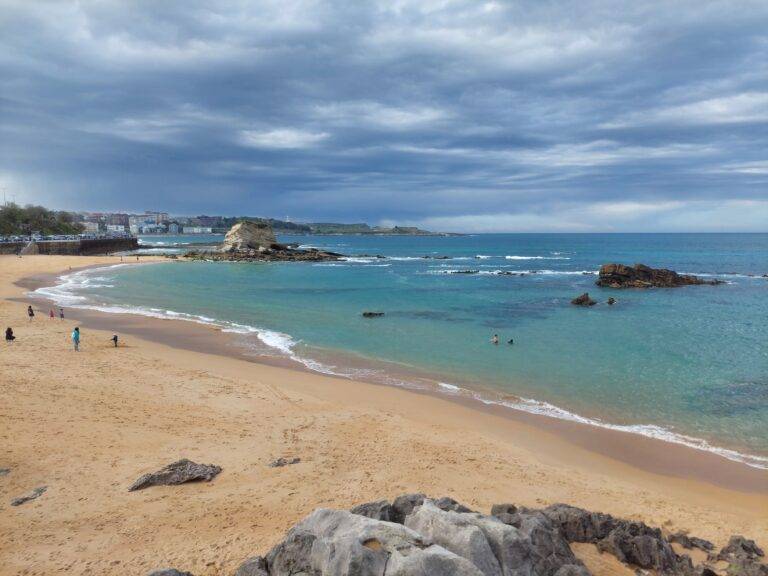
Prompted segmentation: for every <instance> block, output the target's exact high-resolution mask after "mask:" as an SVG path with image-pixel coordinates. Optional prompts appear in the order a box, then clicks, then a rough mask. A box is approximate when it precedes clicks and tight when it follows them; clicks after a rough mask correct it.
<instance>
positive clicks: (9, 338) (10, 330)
mask: <svg viewBox="0 0 768 576" xmlns="http://www.w3.org/2000/svg"><path fill="white" fill-rule="evenodd" d="M14 340H16V336H14V335H13V328H11V327H10V326H9V327H8V328H6V329H5V341H6V342H13V341H14Z"/></svg>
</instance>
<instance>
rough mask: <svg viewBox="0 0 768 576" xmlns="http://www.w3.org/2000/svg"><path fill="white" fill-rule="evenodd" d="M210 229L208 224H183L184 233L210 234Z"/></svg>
mask: <svg viewBox="0 0 768 576" xmlns="http://www.w3.org/2000/svg"><path fill="white" fill-rule="evenodd" d="M212 231H213V229H212V228H210V227H208V226H184V234H210V233H211V232H212Z"/></svg>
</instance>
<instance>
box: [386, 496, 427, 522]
mask: <svg viewBox="0 0 768 576" xmlns="http://www.w3.org/2000/svg"><path fill="white" fill-rule="evenodd" d="M425 498H426V496H425V495H424V494H403V495H401V496H398V497H397V498H395V500H394V502H392V522H397V523H398V524H402V523H404V522H405V517H406V516H408V514H410V513H411V512H413V509H414V508H417V507H418V506H421V503H422V502H424V499H425Z"/></svg>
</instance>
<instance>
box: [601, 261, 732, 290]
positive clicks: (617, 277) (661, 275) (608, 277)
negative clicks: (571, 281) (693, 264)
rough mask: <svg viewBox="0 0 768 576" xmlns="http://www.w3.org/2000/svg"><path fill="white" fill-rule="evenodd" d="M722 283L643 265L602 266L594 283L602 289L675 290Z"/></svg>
mask: <svg viewBox="0 0 768 576" xmlns="http://www.w3.org/2000/svg"><path fill="white" fill-rule="evenodd" d="M722 283H723V282H722V281H720V280H703V279H701V278H699V277H698V276H693V275H690V274H678V273H677V272H674V271H673V270H666V269H665V268H651V267H650V266H646V265H645V264H635V265H634V266H627V265H625V264H603V265H602V266H600V272H599V278H598V279H597V282H595V284H597V285H598V286H601V287H603V288H675V287H677V286H691V285H696V284H722Z"/></svg>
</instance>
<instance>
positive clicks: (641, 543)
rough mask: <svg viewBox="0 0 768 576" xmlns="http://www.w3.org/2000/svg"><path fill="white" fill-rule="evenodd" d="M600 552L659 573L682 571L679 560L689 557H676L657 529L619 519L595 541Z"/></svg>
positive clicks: (688, 559)
mask: <svg viewBox="0 0 768 576" xmlns="http://www.w3.org/2000/svg"><path fill="white" fill-rule="evenodd" d="M597 547H598V549H599V550H600V551H601V552H609V553H611V554H613V555H614V556H616V558H618V559H619V560H620V561H621V562H623V563H624V564H632V565H634V566H639V567H640V568H646V569H654V570H658V571H660V572H661V573H673V572H676V571H677V572H680V573H683V572H685V568H686V567H685V566H681V565H680V564H681V563H682V562H685V560H687V564H688V568H690V569H693V566H692V565H691V561H690V558H688V557H687V556H686V557H680V556H678V555H677V553H675V551H674V550H673V549H672V545H671V544H670V543H669V542H668V541H667V540H666V539H665V538H664V537H663V536H662V534H661V530H659V529H658V528H651V527H649V526H646V525H645V524H643V523H642V522H621V523H620V524H619V526H618V527H616V528H614V529H613V530H612V531H611V533H610V534H609V535H608V536H607V537H606V538H604V539H602V540H600V541H599V542H598V543H597Z"/></svg>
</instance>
